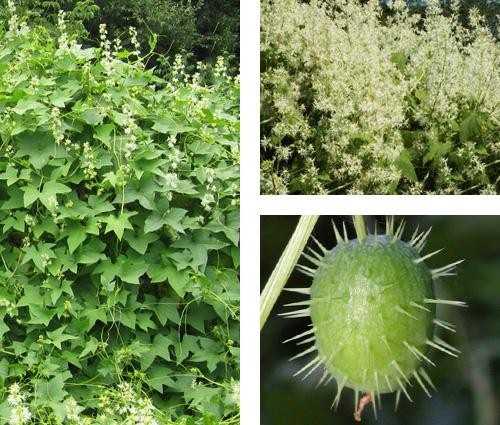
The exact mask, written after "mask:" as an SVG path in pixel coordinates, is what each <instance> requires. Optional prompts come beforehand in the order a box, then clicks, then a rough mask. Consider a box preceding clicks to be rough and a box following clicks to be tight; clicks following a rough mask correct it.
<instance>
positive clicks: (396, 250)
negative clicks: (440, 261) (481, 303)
mask: <svg viewBox="0 0 500 425" xmlns="http://www.w3.org/2000/svg"><path fill="white" fill-rule="evenodd" d="M393 227H394V226H393V221H392V219H389V220H388V222H387V229H386V234H385V235H366V234H365V232H364V227H363V231H360V232H358V238H357V239H354V240H348V238H347V234H346V232H345V231H344V237H342V236H341V235H340V232H338V230H337V229H336V228H335V226H334V231H335V235H336V239H337V246H335V247H334V248H333V249H332V250H326V249H325V248H324V247H323V246H322V245H321V244H319V243H318V246H319V247H320V250H321V252H314V251H312V255H308V254H306V253H304V256H305V257H306V258H307V259H308V260H309V261H310V262H311V263H313V264H314V265H315V266H316V267H315V268H311V267H307V266H299V268H300V269H301V270H302V271H303V272H304V273H305V274H307V275H308V276H310V277H312V286H311V287H310V288H296V289H291V290H292V291H294V292H299V293H302V294H304V295H310V300H308V301H303V302H298V303H292V304H291V305H290V306H300V308H299V309H298V310H295V311H292V312H289V313H285V314H284V316H285V317H288V318H297V317H308V316H310V318H311V321H312V327H311V328H310V329H309V330H308V331H306V332H304V333H302V334H300V335H297V336H296V337H294V338H291V339H290V340H300V339H302V338H303V340H302V341H299V343H298V344H299V345H303V344H306V343H312V344H313V345H312V346H311V347H308V348H307V349H306V350H304V351H302V352H301V353H299V354H298V355H296V356H295V357H294V358H299V357H302V356H305V355H308V354H312V353H315V355H314V357H313V359H312V360H311V361H309V362H308V363H307V364H306V365H305V366H304V367H303V368H302V369H301V370H299V371H298V372H297V374H301V373H304V372H307V373H306V375H305V376H306V377H307V376H309V375H310V374H312V372H314V371H315V370H316V369H318V368H320V367H322V368H323V369H324V372H323V375H322V377H321V380H320V383H323V382H329V381H330V380H331V379H333V378H335V380H336V382H337V395H336V397H335V400H334V405H335V406H336V405H337V404H338V403H339V401H340V395H341V392H342V389H343V388H344V387H348V388H352V389H353V390H354V391H355V395H356V404H358V397H359V393H360V392H361V393H365V394H366V395H367V397H368V402H370V401H371V402H373V406H374V411H375V413H376V404H375V403H376V398H377V397H378V398H380V394H382V393H389V392H393V391H396V392H397V401H399V396H400V394H401V392H403V393H404V394H405V395H406V397H407V398H408V399H410V400H411V398H410V395H409V393H408V391H407V387H408V385H411V383H410V382H411V381H415V382H417V383H418V385H419V386H420V387H422V389H423V390H424V391H425V392H426V394H428V395H430V393H429V387H431V388H434V385H433V384H432V381H431V380H430V377H429V375H428V374H427V372H426V371H425V369H424V368H423V366H424V364H426V365H432V366H435V363H434V362H433V361H432V360H431V358H430V357H431V356H430V353H429V352H428V351H429V350H430V348H434V349H437V350H440V351H442V352H445V353H447V354H450V355H452V356H455V357H456V356H457V353H458V352H459V351H458V350H457V349H455V348H454V347H452V346H451V345H449V344H448V343H446V342H444V341H443V340H442V339H440V338H438V337H437V336H434V329H435V325H437V326H439V327H441V328H444V329H446V330H451V331H454V327H453V325H451V324H449V323H447V322H444V321H440V320H438V319H436V309H435V306H436V304H448V305H454V306H460V307H464V306H465V303H463V302H460V301H449V300H440V299H435V298H434V291H433V281H434V280H436V279H437V278H439V277H441V276H447V275H450V274H453V273H452V272H453V271H454V268H455V266H456V265H457V264H458V263H460V262H461V261H459V262H456V263H453V264H450V265H448V266H445V267H441V268H439V269H434V270H432V269H430V268H429V267H428V266H427V265H426V264H425V260H426V259H427V258H429V257H431V256H432V255H434V254H437V252H439V251H436V252H433V253H431V254H428V255H425V256H421V254H420V253H421V251H422V250H423V248H424V245H425V243H426V239H427V237H428V236H429V233H430V231H427V232H423V233H420V234H418V232H415V233H414V235H413V237H412V238H411V240H410V241H408V242H404V241H402V240H401V235H402V233H403V230H404V225H403V224H402V225H400V227H399V228H398V230H397V231H396V233H395V234H394V232H393V230H392V229H393ZM357 230H358V229H357ZM290 340H288V341H290ZM363 403H364V404H363ZM366 403H367V401H366V400H365V401H362V402H361V403H360V408H359V409H360V410H361V411H362V408H363V406H364V405H365V404H366ZM355 416H356V418H358V419H359V416H360V411H359V410H358V411H357V413H355Z"/></svg>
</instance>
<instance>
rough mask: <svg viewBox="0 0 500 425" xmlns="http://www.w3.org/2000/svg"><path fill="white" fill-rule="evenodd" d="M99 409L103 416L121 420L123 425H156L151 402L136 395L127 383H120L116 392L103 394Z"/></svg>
mask: <svg viewBox="0 0 500 425" xmlns="http://www.w3.org/2000/svg"><path fill="white" fill-rule="evenodd" d="M99 408H100V409H101V410H102V411H103V412H104V415H108V416H111V417H117V416H118V417H119V418H121V419H123V421H124V422H123V423H124V424H125V425H158V422H157V421H156V419H155V417H154V411H155V409H154V406H153V404H152V403H151V400H149V399H148V398H146V397H141V396H140V395H139V394H137V392H136V391H134V389H133V387H132V385H130V384H129V383H128V382H122V383H120V384H119V385H118V388H117V390H116V391H108V392H107V393H105V394H103V395H102V396H101V398H100V401H99Z"/></svg>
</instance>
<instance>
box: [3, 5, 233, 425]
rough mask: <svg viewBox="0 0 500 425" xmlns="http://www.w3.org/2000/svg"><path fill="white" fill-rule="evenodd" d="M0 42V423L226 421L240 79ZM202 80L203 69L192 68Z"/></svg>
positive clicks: (26, 37)
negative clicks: (165, 71)
mask: <svg viewBox="0 0 500 425" xmlns="http://www.w3.org/2000/svg"><path fill="white" fill-rule="evenodd" d="M10 7H11V16H10V21H9V24H8V30H7V31H6V32H5V33H3V34H0V225H1V227H0V229H1V231H0V259H1V264H2V266H1V268H0V319H1V320H0V336H1V344H0V417H2V418H3V419H2V421H1V423H6V422H7V421H8V422H9V424H27V423H36V424H103V425H112V424H122V423H123V424H143V425H146V424H149V425H154V424H171V423H173V421H175V423H182V424H194V423H198V420H199V421H201V422H202V423H203V424H216V423H217V424H218V423H236V422H238V406H239V349H238V346H239V284H238V268H239V257H238V255H239V254H238V253H239V251H238V227H239V223H238V205H239V200H238V193H239V178H238V175H239V167H238V161H239V148H238V137H239V121H238V105H239V99H238V97H239V91H238V80H237V79H234V78H232V77H229V76H228V75H227V74H226V69H225V66H224V62H223V61H222V60H219V62H218V63H217V66H216V67H215V70H214V72H213V74H211V75H209V76H205V78H206V79H211V81H212V83H211V84H210V85H206V84H202V83H201V82H200V80H201V78H202V77H201V74H195V75H194V76H192V77H188V76H187V74H186V73H185V72H184V70H183V68H182V64H181V63H180V62H178V63H177V65H176V68H175V73H174V74H173V75H172V77H171V79H170V80H169V81H168V82H167V81H164V80H162V79H160V78H158V77H156V76H155V75H154V74H153V73H152V72H151V71H149V70H146V69H145V66H144V63H143V60H142V58H141V57H140V56H139V52H138V50H137V49H138V43H137V41H136V39H135V38H136V35H135V32H134V30H133V29H132V30H131V34H130V37H131V45H132V47H133V49H132V50H131V51H129V50H124V49H122V48H121V47H120V46H119V45H118V46H117V45H114V46H112V45H111V43H110V42H109V41H108V38H107V35H106V26H105V25H102V26H101V28H100V33H101V35H100V37H101V45H100V47H98V48H82V46H81V45H79V44H77V42H76V41H75V39H74V37H73V36H72V35H71V32H68V31H67V30H66V23H65V19H64V18H65V16H64V14H63V13H61V14H60V15H59V19H58V31H59V36H58V38H56V39H53V38H51V37H50V35H49V33H48V31H47V30H45V29H44V28H42V27H38V28H36V29H30V28H28V27H27V26H26V25H25V24H24V23H23V22H22V20H21V19H20V18H19V16H17V15H16V13H15V9H14V7H13V3H12V2H10ZM203 72H204V71H203V70H201V71H200V73H203Z"/></svg>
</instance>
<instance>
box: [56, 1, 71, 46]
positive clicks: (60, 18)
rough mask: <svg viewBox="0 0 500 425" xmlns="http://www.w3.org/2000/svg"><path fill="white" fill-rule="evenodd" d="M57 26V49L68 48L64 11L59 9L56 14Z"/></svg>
mask: <svg viewBox="0 0 500 425" xmlns="http://www.w3.org/2000/svg"><path fill="white" fill-rule="evenodd" d="M57 28H58V29H59V33H60V35H59V40H58V42H59V49H60V50H68V49H69V42H68V34H67V32H66V30H67V28H66V12H64V11H62V10H60V11H59V14H58V15H57Z"/></svg>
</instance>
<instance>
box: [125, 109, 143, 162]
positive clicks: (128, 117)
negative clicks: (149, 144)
mask: <svg viewBox="0 0 500 425" xmlns="http://www.w3.org/2000/svg"><path fill="white" fill-rule="evenodd" d="M122 113H123V115H125V124H124V133H125V136H126V143H125V146H124V149H123V151H124V156H125V159H130V157H131V156H132V153H133V152H134V151H135V150H136V149H137V137H136V135H135V133H136V131H137V130H138V128H139V127H138V126H137V123H136V122H135V119H134V114H133V112H132V111H131V110H130V108H129V107H128V106H127V105H123V107H122Z"/></svg>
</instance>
